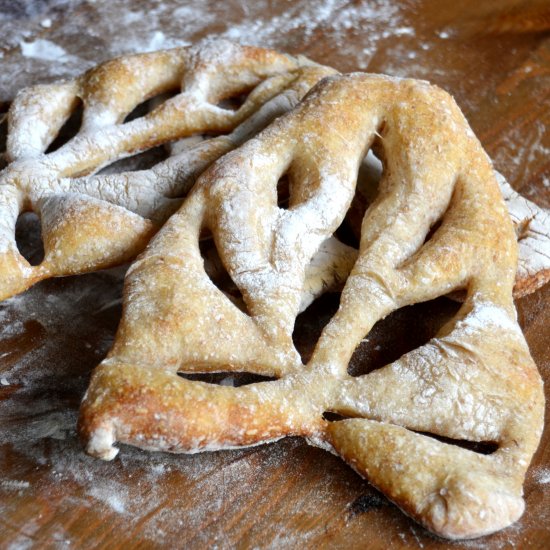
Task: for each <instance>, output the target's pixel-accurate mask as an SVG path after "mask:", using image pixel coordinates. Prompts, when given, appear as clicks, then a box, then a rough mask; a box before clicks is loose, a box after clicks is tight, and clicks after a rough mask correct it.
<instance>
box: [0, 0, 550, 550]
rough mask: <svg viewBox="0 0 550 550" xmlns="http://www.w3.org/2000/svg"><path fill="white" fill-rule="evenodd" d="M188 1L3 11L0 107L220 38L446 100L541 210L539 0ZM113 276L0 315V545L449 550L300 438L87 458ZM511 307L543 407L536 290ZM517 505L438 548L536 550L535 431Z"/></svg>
mask: <svg viewBox="0 0 550 550" xmlns="http://www.w3.org/2000/svg"><path fill="white" fill-rule="evenodd" d="M196 4H197V3H193V2H189V3H186V2H177V1H175V0H165V1H164V2H162V3H160V2H155V1H152V0H151V1H148V2H145V1H137V2H132V1H130V0H123V1H121V2H117V5H118V7H116V8H115V7H113V6H112V5H111V3H107V2H88V1H85V0H80V1H74V2H48V1H45V2H41V1H38V0H36V1H35V2H32V1H31V2H13V3H9V2H8V3H0V21H1V22H2V24H3V37H2V38H0V55H1V57H0V63H1V64H2V69H3V70H2V74H1V75H0V105H3V106H4V107H5V104H6V102H9V100H10V99H11V98H12V97H13V95H14V93H15V91H16V90H17V89H18V88H20V87H21V86H25V85H29V84H32V83H37V82H45V81H51V80H54V79H56V78H59V77H65V76H70V75H73V74H75V73H76V72H78V71H80V70H81V69H83V68H86V67H88V66H90V65H91V64H93V63H96V62H98V61H101V60H103V59H106V58H108V57H110V56H112V55H115V54H119V53H122V52H123V51H128V50H132V49H135V48H137V47H142V46H143V47H145V46H155V44H156V45H158V46H159V47H163V46H171V45H176V44H180V43H182V42H185V41H188V42H191V41H194V40H197V39H199V38H201V37H203V36H206V35H209V34H225V35H226V36H229V37H231V38H236V39H238V38H239V37H241V38H243V39H245V41H246V42H254V43H256V44H259V45H267V46H271V47H278V48H280V49H283V50H287V51H290V52H292V53H303V54H305V55H308V56H310V57H312V58H313V59H317V60H319V61H321V62H322V63H325V64H331V65H333V66H335V67H336V68H338V69H340V70H342V71H352V70H368V71H371V72H387V73H390V74H394V75H397V76H412V77H418V78H425V79H428V80H431V81H432V82H434V83H436V84H438V85H440V86H442V87H443V88H445V89H447V90H448V91H450V92H451V93H452V94H453V95H454V96H455V97H456V99H457V101H458V103H459V104H460V106H461V107H462V108H463V109H464V111H465V113H466V115H467V117H468V119H469V120H470V122H471V124H472V127H473V128H474V130H475V132H476V133H477V135H478V136H479V137H480V139H481V141H482V142H483V145H484V146H485V147H486V149H487V151H488V153H489V154H490V156H491V157H492V158H493V159H494V162H495V165H496V168H497V169H498V170H500V171H501V172H502V173H503V174H504V175H505V176H506V177H507V178H508V180H509V181H510V183H511V184H512V185H513V186H514V187H515V188H516V189H517V190H520V191H521V192H522V193H523V194H525V195H526V196H527V197H529V198H530V199H531V200H534V201H536V202H537V203H538V204H541V205H543V206H545V207H550V155H549V154H548V153H549V152H550V133H549V132H547V131H546V128H547V127H548V125H549V123H550V34H549V32H548V31H549V28H550V10H549V8H548V2H547V1H544V0H541V1H520V0H501V1H499V0H494V1H485V2H479V0H476V1H474V0H455V1H454V2H441V1H439V0H408V1H405V0H404V1H402V2H391V1H390V0H378V1H364V2H363V1H345V0H335V1H333V2H329V1H328V0H323V1H320V2H306V1H305V0H304V1H298V2H271V1H262V2H245V1H242V2H238V1H236V0H231V1H229V2H225V3H221V2H214V1H213V0H208V1H205V2H202V3H200V5H199V6H197V5H196ZM115 30H116V31H115ZM155 37H156V38H155ZM40 40H42V41H44V40H45V41H48V42H49V43H51V44H54V45H55V46H57V47H58V48H61V49H62V50H63V51H64V52H65V53H64V54H63V55H61V54H60V51H59V50H55V48H54V49H53V50H52V47H51V46H48V45H47V44H46V45H44V43H43V42H39V41H40ZM155 40H156V43H155ZM22 42H24V43H25V46H24V48H26V49H24V48H23V47H22V45H21V43H22ZM48 47H49V49H48ZM33 48H34V49H33ZM24 52H26V55H23V53H24ZM29 52H30V53H29ZM48 52H49V53H48ZM56 52H57V53H56ZM1 111H2V107H0V112H1ZM0 116H1V115H0ZM1 143H2V141H1V140H0V144H1ZM22 223H23V222H22ZM24 223H26V224H27V226H25V227H23V230H24V231H23V234H24V235H25V236H24V237H23V239H27V240H29V241H32V239H36V230H35V229H33V227H32V220H27V221H25V222H24ZM31 245H32V243H31V242H29V246H31ZM123 274H124V269H117V270H111V271H108V272H101V273H96V274H91V275H86V276H81V277H70V278H66V279H58V280H51V281H46V282H44V283H42V284H40V285H38V286H36V287H34V288H33V289H31V290H30V291H28V292H27V293H25V294H24V295H22V296H20V297H16V298H14V299H10V300H8V301H6V302H3V303H0V382H1V383H0V548H2V549H3V548H6V549H7V548H69V547H70V548H105V549H106V548H109V549H119V548H120V549H123V548H124V549H125V548H161V547H167V548H215V547H217V548H296V547H299V548H313V547H317V548H373V549H388V548H394V549H401V548H415V547H417V548H430V549H431V548H434V549H435V548H447V547H449V544H448V543H447V542H445V541H442V540H440V539H436V538H435V537H433V536H431V535H430V534H428V533H427V532H426V531H424V530H423V529H422V528H420V527H419V526H417V525H416V524H415V523H414V522H412V521H411V520H409V519H408V518H407V517H405V516H404V515H403V514H402V513H401V512H400V511H399V510H398V509H397V508H395V506H393V505H392V504H391V503H389V502H388V501H387V500H386V499H385V498H384V497H383V496H382V495H380V494H379V493H377V492H376V491H375V490H374V489H373V488H372V487H370V486H369V484H368V483H367V482H366V481H364V480H362V479H361V478H359V476H357V475H356V474H355V473H354V472H353V471H352V470H351V469H349V468H348V467H347V466H346V465H345V464H344V463H343V462H342V461H341V460H340V459H338V458H337V457H334V456H331V455H329V454H328V453H326V452H324V451H321V450H319V449H315V448H312V447H309V446H308V445H307V444H305V443H304V442H303V441H301V440H299V439H287V440H284V441H280V442H278V443H274V444H271V445H267V446H263V447H257V448H253V449H247V450H241V451H227V452H220V453H210V454H202V455H193V456H173V455H167V454H161V453H146V452H141V451H138V450H136V449H131V448H123V449H122V450H121V453H120V455H119V457H117V459H116V460H115V461H113V462H111V463H105V462H101V461H98V460H95V459H92V458H90V457H88V456H86V455H85V454H84V453H83V451H82V447H81V445H80V443H79V441H78V439H77V437H76V434H75V430H74V423H75V419H76V411H77V409H78V405H79V402H80V399H81V397H82V395H83V392H84V391H85V388H86V385H87V381H88V379H89V375H90V372H91V370H92V368H93V367H94V366H95V365H96V364H97V363H98V362H99V361H100V359H101V358H102V357H103V356H104V354H105V353H106V351H107V349H108V348H109V345H110V343H111V341H112V338H113V335H114V331H115V329H116V325H117V322H118V319H119V316H120V294H121V284H122V277H123ZM336 304H337V297H330V296H328V297H325V298H323V299H322V300H320V301H319V302H318V303H316V304H314V306H313V307H312V308H310V310H309V311H308V312H307V313H306V314H304V315H303V316H302V317H301V318H300V319H299V322H298V323H297V329H296V342H297V344H298V345H299V347H300V349H301V351H302V354H303V355H304V356H307V355H308V354H309V353H310V352H311V348H312V345H313V344H314V342H315V339H316V337H317V335H318V333H319V329H320V327H321V326H322V324H323V323H324V322H326V320H327V319H328V317H329V316H330V314H331V313H332V312H333V311H334V308H335V307H336ZM517 307H518V314H519V319H520V322H521V326H522V328H523V330H524V332H525V335H526V337H527V340H528V343H529V346H530V349H531V352H532V354H533V357H534V359H535V361H536V363H537V365H538V366H539V369H540V372H541V374H542V376H543V378H544V380H545V381H546V387H547V390H546V393H547V413H549V412H550V411H549V410H548V407H549V406H550V405H549V403H550V389H548V388H550V345H549V336H550V286H549V285H546V287H543V288H542V289H540V290H539V291H538V292H536V293H535V294H533V295H531V296H528V297H525V298H523V299H521V300H519V301H518V302H517ZM454 308H455V305H454V304H453V303H452V302H450V301H449V300H447V299H445V298H441V299H439V300H436V301H434V302H432V303H429V304H423V305H418V306H413V307H411V308H406V309H404V310H400V311H398V312H396V313H395V314H393V315H392V316H390V317H389V318H387V319H385V320H384V321H382V322H381V323H379V324H378V325H377V326H376V327H375V329H374V330H373V332H372V333H371V335H370V337H369V340H368V342H366V343H365V344H364V346H362V347H361V349H359V350H357V352H356V354H355V356H354V358H353V365H352V368H353V369H354V370H355V371H356V372H367V371H368V370H370V369H372V368H375V367H376V366H380V365H382V364H384V363H385V362H387V361H389V360H392V359H394V358H395V356H396V354H397V355H399V354H401V353H404V352H405V351H407V350H408V349H411V348H413V347H415V346H417V345H418V344H419V343H422V342H424V341H426V340H427V339H428V338H429V337H430V336H431V335H432V334H433V333H434V332H435V330H437V328H438V326H440V324H441V323H442V322H444V321H445V319H446V318H448V317H449V316H450V315H451V314H452V312H453V311H454ZM549 416H550V415H549V414H547V417H549ZM525 496H526V501H527V510H526V512H525V515H524V516H523V518H522V519H521V520H520V521H519V522H518V523H517V524H515V525H514V526H512V527H511V528H509V529H506V530H504V531H502V532H500V533H497V534H495V535H493V536H490V537H485V538H483V539H479V540H477V541H470V542H464V543H455V544H453V545H452V546H453V547H454V548H483V549H501V548H512V547H517V548H541V549H542V548H549V547H550V512H549V510H550V429H549V428H547V429H546V430H545V432H544V436H543V440H542V443H541V445H540V447H539V450H538V452H537V454H536V456H535V458H534V460H533V464H532V466H531V468H530V470H529V473H528V477H527V481H526V484H525Z"/></svg>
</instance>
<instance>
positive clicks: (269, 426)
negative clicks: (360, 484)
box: [79, 74, 544, 538]
mask: <svg viewBox="0 0 550 550" xmlns="http://www.w3.org/2000/svg"><path fill="white" fill-rule="evenodd" d="M374 140H376V141H377V143H376V145H377V147H378V149H379V150H380V149H381V150H382V151H383V157H384V163H385V170H384V174H383V178H382V181H381V183H380V189H379V192H378V194H377V196H376V198H375V199H374V201H373V202H372V204H371V205H370V207H369V209H368V210H367V212H366V214H365V216H364V219H363V223H362V229H361V243H360V248H359V251H356V252H355V254H356V260H355V262H354V265H353V267H352V269H351V272H350V274H349V277H348V278H347V281H346V283H345V286H344V289H343V291H342V296H341V301H340V308H339V310H338V312H337V313H336V314H335V316H334V317H333V318H332V319H331V321H330V322H329V323H328V325H327V326H326V327H325V329H324V330H323V332H322V334H321V337H320V339H319V341H318V343H317V346H316V348H315V351H314V353H313V356H312V358H311V360H310V361H309V363H308V364H307V365H303V364H302V363H301V360H300V357H299V355H298V352H297V351H296V349H295V347H294V344H293V340H292V332H293V328H294V322H295V319H296V315H297V314H298V312H299V311H300V308H301V305H302V296H303V293H304V288H305V286H306V284H307V273H308V269H309V265H310V262H311V261H312V259H313V258H314V257H315V255H316V254H317V253H318V251H319V249H320V248H321V247H322V246H324V245H325V243H327V241H329V240H330V239H334V237H333V234H334V232H335V231H336V229H337V228H338V227H339V226H340V224H341V223H342V220H343V218H344V216H345V215H346V212H347V210H348V208H349V207H350V204H351V201H352V198H353V196H354V192H355V185H356V180H357V172H358V169H359V164H360V162H361V160H362V159H363V158H364V156H365V154H366V151H367V150H368V149H369V148H370V147H371V145H372V144H373V141H374ZM381 154H382V153H381ZM285 174H286V175H287V176H288V177H289V180H290V198H289V204H288V209H283V208H280V207H279V206H278V204H277V182H278V180H279V179H280V178H281V176H283V175H285ZM438 223H439V227H438V228H437V230H435V231H434V232H433V234H432V235H431V237H430V238H429V239H428V240H426V237H427V236H428V234H429V233H430V229H431V228H432V227H433V226H434V225H435V224H438ZM203 230H208V231H209V232H210V233H211V234H212V236H213V238H214V241H215V243H216V247H217V250H218V253H219V256H220V258H221V261H222V263H223V265H224V267H225V269H226V270H227V272H228V273H229V275H230V277H231V279H232V280H233V281H234V283H235V284H236V286H237V287H238V288H239V290H240V291H241V293H242V295H243V299H244V303H245V306H246V313H245V312H243V311H242V310H241V309H239V308H237V307H236V306H235V305H234V304H233V302H232V301H231V300H230V299H228V298H227V297H226V296H225V295H224V294H223V293H222V292H221V291H220V289H218V288H217V287H216V286H215V285H214V284H213V283H212V281H211V280H210V278H209V277H208V275H207V273H206V271H205V266H204V261H203V257H202V255H201V250H200V247H199V239H200V235H201V232H202V231H203ZM516 265H517V245H516V237H515V234H514V230H513V226H512V223H511V221H510V218H509V215H508V212H507V209H506V207H505V204H504V201H503V199H502V195H501V193H500V190H499V187H498V184H497V181H496V179H495V174H494V172H493V169H492V167H491V164H490V161H489V159H488V158H487V156H486V154H485V153H484V152H483V150H482V148H481V146H480V144H479V142H478V141H477V139H476V138H475V136H474V135H473V133H472V131H471V130H470V128H469V126H468V124H467V122H466V121H465V119H464V117H463V115H462V114H461V112H460V110H459V109H458V107H457V106H456V104H455V103H454V101H453V100H452V98H450V96H449V95H448V94H446V93H445V92H443V91H442V90H440V89H438V88H436V87H434V86H430V85H428V84H427V83H425V82H420V81H415V80H397V79H390V78H386V77H382V76H374V75H365V74H353V75H347V76H334V77H329V78H327V79H325V80H324V81H323V82H322V83H320V84H319V85H317V86H316V87H315V88H314V90H313V91H312V92H310V93H309V94H308V96H307V98H306V99H305V100H304V101H303V102H302V103H301V104H300V105H299V106H298V107H297V108H296V109H294V110H293V111H292V112H291V113H289V114H288V115H285V116H283V117H281V118H280V119H278V120H276V121H275V122H273V123H272V124H271V125H270V126H269V127H268V128H266V129H265V130H264V131H263V132H261V133H260V134H259V135H258V136H257V137H255V138H252V139H251V140H249V141H248V142H246V143H245V144H244V145H242V146H241V147H240V148H239V149H237V150H235V151H233V152H231V153H229V154H227V155H226V156H224V157H223V158H222V159H220V160H218V161H217V162H216V163H214V164H213V165H212V166H211V167H210V168H209V169H208V170H207V171H206V172H205V173H204V174H203V175H202V176H201V177H200V179H199V180H198V182H197V185H196V186H195V188H194V189H193V191H192V192H191V193H190V195H189V197H188V198H187V200H186V202H185V203H184V204H183V206H182V207H181V208H180V210H179V211H178V212H177V213H176V214H174V215H173V216H172V217H171V218H170V220H169V221H168V222H167V223H166V225H165V226H164V228H163V229H162V230H161V231H160V232H159V233H158V234H157V235H156V236H155V237H154V238H153V240H152V241H151V243H150V244H149V246H148V247H147V249H146V250H145V252H144V253H143V254H142V255H141V256H140V257H139V258H138V259H137V261H136V262H135V263H134V264H133V266H132V267H131V269H130V271H129V272H128V275H127V278H126V283H125V291H124V292H125V300H124V312H123V318H122V321H121V324H120V327H119V330H118V333H117V336H116V339H115V343H114V345H113V348H112V349H111V351H110V353H109V355H108V357H107V358H106V359H105V360H104V361H103V362H102V363H101V365H100V366H99V367H97V369H96V370H95V372H94V374H93V376H92V380H91V383H90V387H89V389H88V392H87V394H86V396H85V398H84V401H83V404H82V408H81V413H80V420H79V427H80V433H81V435H82V437H83V439H84V440H85V441H86V444H87V450H88V452H89V453H91V454H93V455H95V456H98V457H101V458H106V459H110V458H113V457H114V456H115V455H116V453H117V449H116V448H115V447H114V446H113V444H114V443H115V442H116V441H119V442H122V443H128V444H132V445H136V446H138V447H142V448H146V449H151V450H166V451H172V452H197V451H204V450H211V449H222V448H228V447H235V446H245V445H254V444H259V443H262V442H265V441H269V440H273V439H276V438H278V437H283V436H285V435H291V434H293V435H302V436H304V437H307V438H308V440H309V441H310V442H312V443H313V444H316V445H320V446H323V447H326V448H329V449H331V450H333V451H334V452H336V453H338V454H340V455H341V456H343V457H344V459H345V460H346V461H348V462H349V463H350V464H351V465H352V466H353V467H354V468H356V469H357V471H359V472H360V473H361V474H362V475H365V476H366V477H367V478H368V479H369V480H370V481H371V482H372V483H373V484H374V485H376V486H377V487H379V488H380V489H381V490H382V491H383V492H384V493H385V494H386V495H388V497H389V498H391V499H392V500H393V501H394V502H396V503H397V504H398V505H399V506H400V507H401V508H402V509H403V510H404V511H405V512H406V513H407V514H409V515H410V516H412V517H414V518H415V519H416V520H417V521H419V522H421V523H422V524H423V525H425V526H426V527H427V528H428V529H431V530H432V531H433V532H435V533H437V534H439V535H441V536H445V537H449V538H470V537H476V536H480V535H483V534H486V533H490V532H492V531H495V530H497V529H500V528H502V527H505V526H506V525H509V524H510V523H511V522H513V521H515V520H516V519H517V518H518V517H519V515H520V514H521V512H522V510H523V499H522V489H521V487H522V482H523V478H524V475H525V471H526V469H527V467H528V464H529V461H530V459H531V457H532V455H533V453H534V451H535V449H536V446H537V444H538V441H539V438H540V434H541V430H542V419H543V401H544V397H543V393H542V382H541V379H540V376H539V374H538V372H537V370H536V367H535V365H534V363H533V360H532V359H531V357H530V355H529V350H528V348H527V344H526V342H525V339H524V337H523V335H522V333H521V330H520V329H519V326H518V324H517V320H516V312H515V309H514V305H513V299H512V288H513V285H514V278H515V272H516ZM460 289H463V290H465V291H466V299H465V301H464V304H463V305H462V307H461V309H460V311H459V312H458V314H457V315H456V316H455V318H453V319H452V320H451V321H450V322H449V323H448V324H447V325H446V326H445V327H443V329H441V331H440V332H439V333H438V334H437V335H436V337H435V338H433V339H432V340H431V341H430V342H428V343H427V344H425V345H424V346H421V347H420V348H418V349H416V350H413V351H411V352H409V353H407V354H406V355H404V356H402V357H401V358H400V359H398V360H397V361H395V362H394V363H392V364H390V365H387V366H385V367H384V368H382V369H379V370H376V371H374V372H372V373H370V374H367V375H364V376H360V377H352V376H350V375H349V374H348V372H347V366H348V363H349V360H350V358H351V356H352V354H353V352H354V350H355V348H356V347H357V345H358V344H359V343H360V341H361V340H362V339H363V338H364V337H365V335H367V334H368V333H369V331H370V329H371V328H372V326H373V325H374V323H376V322H377V321H378V320H379V319H381V318H383V317H384V316H386V315H387V314H389V313H390V312H391V311H394V310H396V309H398V308H400V307H403V306H405V305H408V304H412V303H416V302H421V301H426V300H429V299H432V298H435V297H437V296H440V295H443V294H447V293H449V292H452V291H455V290H460ZM216 371H233V372H237V371H245V372H254V373H258V374H263V375H270V376H274V377H276V378H277V380H275V381H269V382H261V383H256V384H250V385H248V386H243V387H239V388H232V387H223V386H217V385H212V384H205V383H202V382H197V381H190V380H187V379H184V378H182V377H180V376H178V374H177V373H178V372H183V373H185V372H187V373H189V372H191V373H192V372H216ZM326 411H332V412H335V413H338V414H340V415H343V416H345V417H356V419H354V420H344V421H339V422H333V423H328V422H326V421H325V420H323V416H322V415H323V413H324V412H326ZM415 432H423V433H424V434H426V433H427V434H430V435H432V436H434V437H436V438H437V437H444V438H453V439H465V440H468V441H473V442H494V443H495V444H496V445H497V447H498V448H497V450H496V451H495V452H494V453H492V454H490V455H486V456H485V455H480V454H479V453H477V452H474V451H471V450H466V449H461V448H458V447H456V446H455V445H452V444H450V443H448V442H446V443H445V442H442V441H437V440H436V439H434V438H432V437H428V436H426V435H419V434H418V433H415Z"/></svg>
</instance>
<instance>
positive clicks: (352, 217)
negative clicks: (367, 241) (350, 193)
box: [335, 138, 383, 248]
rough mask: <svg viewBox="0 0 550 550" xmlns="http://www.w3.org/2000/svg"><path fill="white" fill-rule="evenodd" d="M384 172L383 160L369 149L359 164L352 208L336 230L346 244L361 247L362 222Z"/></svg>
mask: <svg viewBox="0 0 550 550" xmlns="http://www.w3.org/2000/svg"><path fill="white" fill-rule="evenodd" d="M377 139H378V138H377ZM382 173H383V166H382V162H381V161H380V160H379V159H378V158H377V157H376V156H375V154H374V153H373V152H372V150H369V152H368V153H367V155H366V156H365V158H364V159H363V161H362V162H361V164H360V165H359V171H358V174H357V184H356V187H355V195H354V197H353V200H352V201H351V205H350V208H349V210H348V212H347V214H346V216H345V218H344V220H343V222H342V223H341V224H340V227H338V229H337V230H336V232H335V235H336V236H337V237H338V239H340V240H341V241H342V242H343V243H344V244H347V245H348V246H352V247H353V248H359V243H360V241H361V224H362V222H363V218H364V217H365V213H366V211H367V208H368V207H369V205H370V204H372V202H373V201H374V199H375V198H376V196H377V194H378V187H379V184H380V179H381V178H382Z"/></svg>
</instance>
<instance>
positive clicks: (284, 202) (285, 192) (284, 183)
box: [277, 174, 290, 210]
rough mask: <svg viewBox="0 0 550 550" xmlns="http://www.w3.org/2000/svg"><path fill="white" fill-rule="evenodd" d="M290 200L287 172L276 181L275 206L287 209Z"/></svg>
mask: <svg viewBox="0 0 550 550" xmlns="http://www.w3.org/2000/svg"><path fill="white" fill-rule="evenodd" d="M289 201H290V178H289V177H288V174H283V175H282V176H281V177H280V178H279V181H278V182H277V206H278V207H279V208H282V209H283V210H288V206H289Z"/></svg>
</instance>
